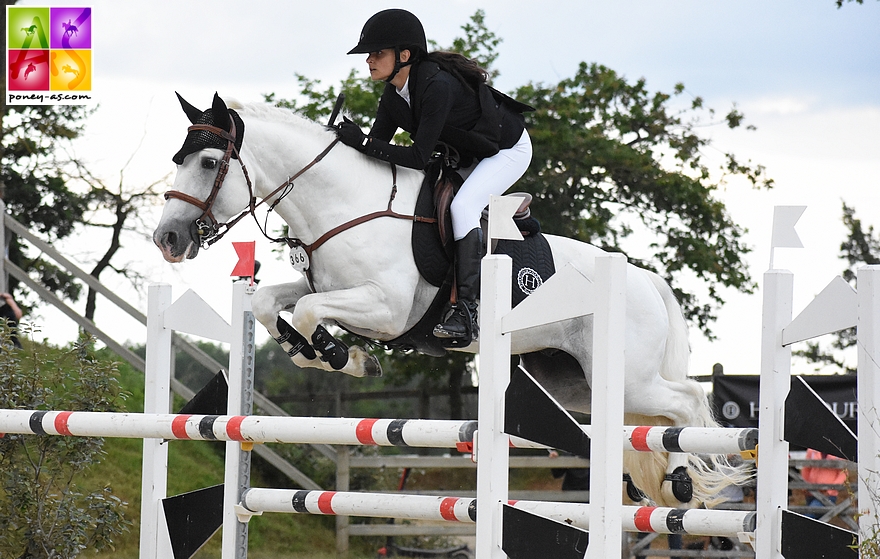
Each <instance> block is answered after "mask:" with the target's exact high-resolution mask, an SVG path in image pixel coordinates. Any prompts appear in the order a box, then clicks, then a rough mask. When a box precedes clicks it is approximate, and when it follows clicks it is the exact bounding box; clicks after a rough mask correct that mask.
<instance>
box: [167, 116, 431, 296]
mask: <svg viewBox="0 0 880 559" xmlns="http://www.w3.org/2000/svg"><path fill="white" fill-rule="evenodd" d="M230 123H231V130H229V131H226V130H223V129H222V128H219V127H217V126H211V125H209V124H194V125H192V126H190V127H189V128H187V131H188V132H191V131H205V132H210V133H211V134H215V135H217V136H219V137H220V138H222V139H224V140H226V150H225V152H224V153H223V158H222V159H221V160H220V169H218V171H217V176H216V177H215V179H214V184H213V186H212V188H211V192H210V194H208V197H207V198H205V200H204V201H202V200H199V199H198V198H195V197H194V196H190V195H189V194H185V193H183V192H180V191H179V190H169V191H167V192H166V193H165V199H166V200H169V199H171V198H175V199H177V200H182V201H184V202H187V203H188V204H192V205H193V206H195V207H197V208H199V209H200V210H202V215H200V216H199V217H198V218H196V220H195V221H194V223H195V225H196V227H197V229H198V234H199V244H200V245H201V246H202V247H203V248H205V249H207V248H208V247H210V246H211V245H212V244H214V243H216V242H217V241H219V240H220V239H222V238H223V236H224V235H226V233H228V232H229V230H230V229H231V228H232V227H233V226H234V225H235V224H236V223H238V222H239V221H241V219H242V218H243V217H244V216H246V215H252V216H253V217H254V220H255V221H257V226H258V227H259V229H260V232H262V233H263V236H265V237H266V238H267V239H269V240H270V241H272V242H276V243H280V242H283V243H285V244H287V246H288V247H290V248H293V247H301V248H302V249H303V250H305V252H306V254H307V255H308V257H309V261H311V257H312V253H313V252H314V251H315V250H317V249H318V247H320V246H321V245H323V244H324V243H326V242H327V241H329V240H330V239H331V238H333V237H335V236H336V235H338V234H339V233H342V232H343V231H347V230H348V229H351V228H352V227H356V226H358V225H360V224H362V223H366V222H368V221H372V220H374V219H377V218H380V217H392V218H395V219H406V220H409V221H414V222H421V223H437V220H436V219H435V218H431V217H422V216H417V215H408V214H401V213H398V212H396V211H394V210H393V209H391V205H392V203H394V198H395V197H396V196H397V166H396V165H394V164H393V163H392V164H391V175H392V186H391V196H390V197H389V199H388V206H387V207H386V208H385V209H384V210H380V211H376V212H372V213H369V214H366V215H362V216H360V217H356V218H354V219H352V220H349V221H346V222H345V223H343V224H341V225H337V226H336V227H334V228H333V229H331V230H329V231H327V232H326V233H324V234H323V235H321V236H320V237H318V238H317V239H316V240H315V241H314V242H312V243H309V244H307V243H304V242H303V241H302V240H301V239H298V238H295V237H281V238H273V237H271V236H269V235H268V234H267V233H266V231H265V229H264V228H263V227H262V226H260V223H259V221H258V220H257V216H256V213H255V211H256V209H257V207H258V206H260V205H262V204H263V203H265V202H266V200H268V199H269V198H271V197H272V196H275V195H276V194H278V193H282V195H281V196H279V198H278V199H277V200H275V201H274V202H273V203H272V204H271V205H270V206H269V211H272V209H273V208H274V207H275V205H277V204H278V202H280V201H281V200H282V199H283V198H284V197H285V196H286V195H287V193H283V191H284V190H286V189H289V188H293V186H294V181H295V180H296V179H298V178H299V177H301V176H302V175H303V174H304V173H305V172H306V171H308V170H309V169H311V168H312V167H314V166H315V165H317V164H318V163H319V162H320V161H321V160H322V159H324V157H325V156H326V155H327V154H328V153H330V150H332V149H333V148H334V147H335V146H336V144H338V143H339V138H334V140H333V141H332V142H330V145H328V146H327V147H326V148H324V150H323V151H322V152H321V153H319V154H318V155H317V156H315V158H314V159H312V160H311V162H309V163H308V164H307V165H306V166H305V167H303V168H302V169H300V170H299V171H298V172H297V173H295V174H294V175H293V176H291V177H289V178H288V179H287V180H286V181H284V182H283V183H281V184H280V185H279V186H278V187H277V188H275V190H273V191H272V192H270V193H269V194H268V195H267V196H264V197H263V199H262V200H260V201H259V202H258V201H257V198H256V196H255V194H254V187H253V183H251V179H250V176H248V172H247V167H246V166H245V164H244V161H242V159H241V154H240V153H239V152H238V150H237V149H236V148H235V137H236V131H235V122H234V121H232V120H230ZM233 153H235V156H236V158H237V159H238V162H239V164H240V165H241V170H242V173H243V174H244V178H245V182H246V183H247V187H248V193H249V194H250V202H249V203H248V207H247V208H245V209H244V210H242V211H241V213H239V214H238V215H237V216H235V217H234V218H233V219H231V220H229V221H227V222H225V223H219V222H218V221H217V219H216V218H215V217H214V213H213V207H214V202H215V201H216V199H217V195H218V194H219V193H220V188H221V187H222V186H223V181H224V180H225V179H226V174H227V173H228V172H229V160H230V159H231V157H232V154H233ZM305 275H306V278H307V279H308V281H309V286H310V287H311V288H312V291H315V286H314V282H313V280H312V273H311V266H309V268H306V270H305Z"/></svg>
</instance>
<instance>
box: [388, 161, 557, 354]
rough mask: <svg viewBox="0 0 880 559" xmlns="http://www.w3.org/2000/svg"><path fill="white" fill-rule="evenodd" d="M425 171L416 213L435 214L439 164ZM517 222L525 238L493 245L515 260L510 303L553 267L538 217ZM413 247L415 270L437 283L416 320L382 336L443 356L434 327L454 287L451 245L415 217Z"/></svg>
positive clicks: (515, 302) (520, 298) (433, 226)
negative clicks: (391, 335)
mask: <svg viewBox="0 0 880 559" xmlns="http://www.w3.org/2000/svg"><path fill="white" fill-rule="evenodd" d="M426 171H427V177H426V180H425V183H424V184H423V185H422V189H421V191H420V192H419V197H418V201H417V202H416V208H415V212H414V213H415V215H418V216H422V217H435V211H434V195H433V185H434V184H436V181H437V177H438V176H439V166H438V169H436V172H434V174H433V175H432V170H431V169H426ZM516 223H517V225H518V227H519V229H520V231H522V232H523V235H524V240H522V241H508V240H499V241H498V243H497V244H496V247H495V250H494V252H495V253H496V254H507V255H508V256H510V257H511V259H512V260H513V274H512V277H511V281H512V292H511V306H514V307H515V306H516V305H518V304H519V303H521V302H522V301H523V300H524V299H525V298H526V297H528V296H529V294H531V293H532V292H533V291H534V290H535V289H537V288H538V287H540V286H541V284H543V283H544V282H545V281H547V279H549V278H550V276H552V275H553V274H554V273H555V272H556V267H555V265H554V263H553V253H552V251H551V249H550V244H549V243H548V242H547V239H546V238H545V237H544V235H542V234H541V227H540V224H539V223H538V221H537V220H536V219H534V218H532V217H528V218H525V219H523V220H517V222H516ZM412 249H413V256H414V257H415V261H416V267H417V268H418V270H419V273H420V274H421V275H422V277H423V278H425V280H426V281H428V282H429V283H430V284H432V285H434V286H437V287H439V288H440V289H439V291H438V293H437V296H436V297H435V298H434V301H433V302H432V303H431V305H430V307H429V308H428V310H427V312H426V313H425V315H424V316H423V317H422V318H421V319H420V320H419V322H418V323H417V324H416V325H415V326H413V327H412V328H411V329H410V330H409V331H408V332H406V333H405V334H403V335H401V336H399V337H398V338H395V339H394V340H391V341H388V342H385V345H386V346H387V347H389V348H392V349H404V350H416V351H418V352H420V353H424V354H427V355H434V356H442V355H444V354H445V353H446V347H445V346H444V345H443V343H444V340H441V339H439V338H435V337H434V334H433V330H434V326H435V325H436V324H438V323H439V322H441V317H442V315H443V313H444V311H445V309H446V305H447V304H448V302H449V294H450V292H451V290H452V261H451V260H450V258H449V254H450V253H451V247H444V246H443V243H442V242H441V240H440V233H439V231H438V229H437V225H436V224H435V223H424V222H418V221H417V222H415V223H414V224H413V233H412Z"/></svg>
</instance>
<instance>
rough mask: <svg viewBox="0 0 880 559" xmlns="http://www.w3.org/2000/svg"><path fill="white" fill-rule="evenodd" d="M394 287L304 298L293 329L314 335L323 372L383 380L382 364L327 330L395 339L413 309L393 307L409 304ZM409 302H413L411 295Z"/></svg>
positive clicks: (362, 288)
mask: <svg viewBox="0 0 880 559" xmlns="http://www.w3.org/2000/svg"><path fill="white" fill-rule="evenodd" d="M406 300H407V298H406V297H405V296H404V294H400V293H398V292H397V290H396V289H395V288H394V287H391V286H384V287H380V286H379V285H378V284H375V283H369V284H364V285H360V286H357V287H352V288H349V289H340V290H337V291H330V292H325V293H313V294H310V295H307V296H305V297H303V298H302V299H301V300H300V301H299V302H298V303H297V305H296V308H294V310H293V326H294V327H295V328H296V329H297V330H298V331H300V332H312V335H311V344H312V346H313V347H314V348H315V350H316V351H317V352H318V353H320V354H321V359H322V361H324V362H325V363H324V366H323V367H321V368H324V369H328V370H335V371H340V372H342V373H345V374H348V375H352V376H355V377H363V376H381V374H382V369H381V367H380V366H379V361H378V359H376V358H375V357H374V356H372V355H370V354H369V353H367V351H366V350H364V349H363V348H361V347H359V346H352V347H347V346H346V345H345V344H343V343H342V342H340V341H339V340H337V339H336V338H334V337H333V336H332V335H331V334H330V333H329V332H328V331H327V330H326V329H325V328H324V326H323V323H325V322H333V321H335V322H337V323H339V324H341V325H344V326H345V327H347V328H351V329H353V330H355V331H357V332H359V333H364V334H365V335H368V336H370V337H376V338H378V339H391V338H393V337H396V336H397V335H399V334H400V333H401V332H402V331H403V328H404V325H405V323H406V318H407V316H408V313H409V307H406V308H404V305H397V306H395V305H393V304H392V303H393V302H394V301H406ZM408 300H409V301H412V296H411V294H410V296H409V299H408Z"/></svg>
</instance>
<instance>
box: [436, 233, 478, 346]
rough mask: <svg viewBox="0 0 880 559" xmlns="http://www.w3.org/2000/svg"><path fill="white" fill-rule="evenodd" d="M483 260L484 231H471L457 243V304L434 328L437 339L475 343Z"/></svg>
mask: <svg viewBox="0 0 880 559" xmlns="http://www.w3.org/2000/svg"><path fill="white" fill-rule="evenodd" d="M482 258H483V231H482V229H480V228H479V227H477V228H475V229H472V230H471V231H470V232H469V233H468V234H467V235H465V236H464V238H462V239H461V240H458V241H455V283H456V288H457V298H456V299H457V301H456V303H455V304H453V305H452V307H451V308H450V310H449V314H448V315H447V316H446V320H445V321H444V322H443V323H442V324H438V325H437V326H435V327H434V336H436V337H438V338H445V339H449V340H450V341H452V342H453V343H452V345H454V346H465V345H468V344H470V343H471V342H472V341H473V340H476V339H477V337H478V335H479V331H480V327H479V322H478V321H477V299H478V298H479V296H480V261H481V260H482Z"/></svg>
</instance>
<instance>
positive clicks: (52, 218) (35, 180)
mask: <svg viewBox="0 0 880 559" xmlns="http://www.w3.org/2000/svg"><path fill="white" fill-rule="evenodd" d="M3 107H4V108H3V112H2V115H0V116H2V128H0V145H2V148H0V189H2V191H0V196H2V198H3V201H4V202H5V203H6V208H7V212H8V213H9V214H10V215H11V216H12V217H13V218H15V219H16V220H17V221H19V222H20V223H23V224H25V225H26V226H27V227H28V228H29V229H30V230H31V231H33V232H34V233H36V234H39V235H41V236H42V237H43V238H44V239H46V240H47V241H48V242H50V243H54V242H56V241H58V240H60V239H63V238H65V237H67V236H69V235H70V234H71V233H73V232H74V230H75V227H76V226H77V225H78V224H80V223H82V216H83V214H84V213H85V212H86V210H87V208H88V205H89V197H88V194H87V193H79V192H76V191H74V190H72V189H71V188H70V187H69V186H68V179H69V178H70V174H69V172H70V171H71V170H72V169H73V168H74V165H73V164H72V161H71V160H70V158H68V157H67V155H66V152H65V150H63V149H62V148H63V147H64V146H67V145H69V143H70V141H71V140H73V139H74V138H76V137H78V136H79V134H80V133H81V132H82V126H83V124H82V123H83V120H84V119H85V118H86V116H87V115H88V110H87V109H86V108H84V107H81V106H64V105H58V106H49V105H24V106H16V105H5V104H4V106H3ZM9 259H10V260H11V261H12V262H13V263H14V264H16V265H17V266H19V267H20V268H22V269H23V270H24V271H26V272H28V273H29V274H30V275H31V276H32V277H34V278H35V279H37V280H38V281H39V282H40V283H41V284H42V285H43V286H45V287H46V288H47V289H49V290H50V291H52V292H53V293H55V294H56V295H59V296H61V297H63V298H66V299H70V300H76V299H77V298H78V297H79V294H80V285H79V284H77V283H75V282H74V281H73V277H72V276H71V275H70V274H68V273H67V272H65V271H63V270H61V269H59V268H58V267H57V266H55V265H54V264H52V263H51V262H50V261H49V260H46V259H45V258H43V257H42V256H41V255H40V254H39V253H37V252H35V251H33V249H30V248H29V247H28V245H27V244H25V243H22V242H21V241H20V240H19V239H18V238H13V239H11V240H10V242H9ZM15 287H16V283H15V282H12V283H11V284H10V288H12V289H14V288H15Z"/></svg>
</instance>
